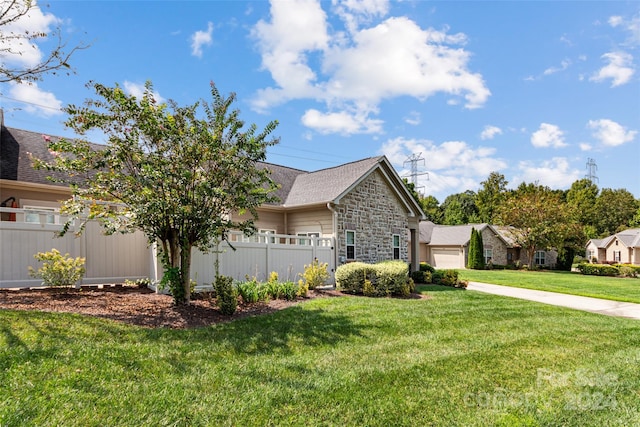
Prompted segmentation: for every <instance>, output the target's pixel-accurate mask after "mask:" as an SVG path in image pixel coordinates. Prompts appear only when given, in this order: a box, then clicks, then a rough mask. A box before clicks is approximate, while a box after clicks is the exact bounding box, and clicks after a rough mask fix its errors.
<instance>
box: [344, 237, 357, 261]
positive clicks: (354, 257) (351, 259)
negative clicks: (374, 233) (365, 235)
mask: <svg viewBox="0 0 640 427" xmlns="http://www.w3.org/2000/svg"><path fill="white" fill-rule="evenodd" d="M349 233H353V243H352V244H349ZM356 238H357V236H356V230H345V231H344V243H345V257H346V259H347V260H349V261H353V260H355V259H356V241H357V240H356ZM349 246H353V258H349Z"/></svg>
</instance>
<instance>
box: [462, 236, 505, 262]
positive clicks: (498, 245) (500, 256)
mask: <svg viewBox="0 0 640 427" xmlns="http://www.w3.org/2000/svg"><path fill="white" fill-rule="evenodd" d="M482 245H483V247H484V249H485V250H487V249H491V252H492V254H491V263H492V264H498V265H507V264H508V261H507V246H506V245H505V244H504V241H503V240H502V239H500V238H499V237H498V236H496V235H495V233H493V231H491V229H490V228H489V227H485V228H484V230H482ZM466 249H467V250H468V247H467V248H466Z"/></svg>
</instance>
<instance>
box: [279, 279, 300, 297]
mask: <svg viewBox="0 0 640 427" xmlns="http://www.w3.org/2000/svg"><path fill="white" fill-rule="evenodd" d="M280 294H281V295H282V297H283V298H284V299H286V300H287V301H294V300H295V299H296V297H297V296H298V285H297V284H296V283H294V282H284V283H280Z"/></svg>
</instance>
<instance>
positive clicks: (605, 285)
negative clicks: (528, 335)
mask: <svg viewBox="0 0 640 427" xmlns="http://www.w3.org/2000/svg"><path fill="white" fill-rule="evenodd" d="M460 278H461V279H464V280H470V281H473V282H483V283H492V284H494V285H507V286H514V287H517V288H527V289H537V290H540V291H550V292H560V293H563V294H571V295H581V296H585V297H594V298H603V299H608V300H613V301H624V302H635V303H640V279H630V278H619V277H602V276H585V275H583V274H580V273H571V272H568V271H522V270H460Z"/></svg>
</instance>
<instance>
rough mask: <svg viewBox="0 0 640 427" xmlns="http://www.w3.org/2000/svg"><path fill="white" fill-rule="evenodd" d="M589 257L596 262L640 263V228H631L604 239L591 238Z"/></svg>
mask: <svg viewBox="0 0 640 427" xmlns="http://www.w3.org/2000/svg"><path fill="white" fill-rule="evenodd" d="M586 255H587V259H588V260H589V261H590V262H594V263H621V264H640V228H630V229H628V230H624V231H621V232H619V233H616V234H613V235H611V236H608V237H605V238H604V239H591V240H589V241H588V242H587V247H586Z"/></svg>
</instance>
